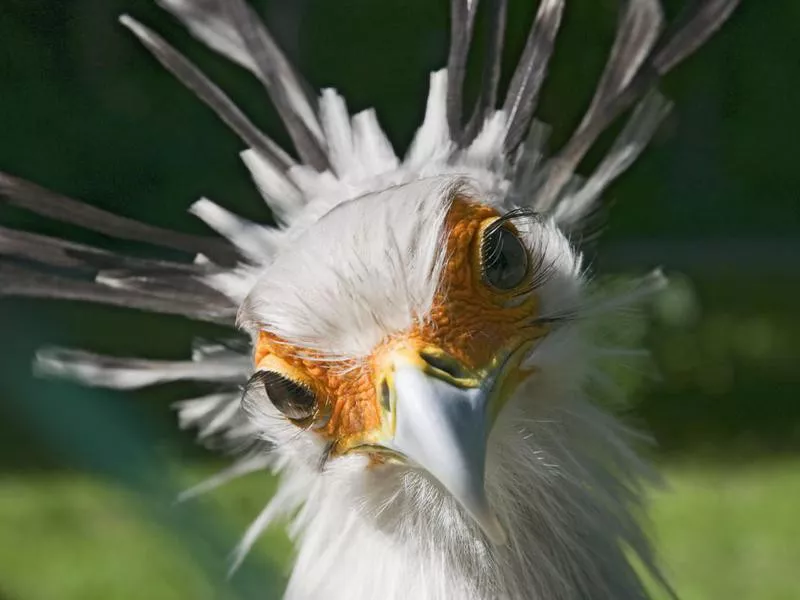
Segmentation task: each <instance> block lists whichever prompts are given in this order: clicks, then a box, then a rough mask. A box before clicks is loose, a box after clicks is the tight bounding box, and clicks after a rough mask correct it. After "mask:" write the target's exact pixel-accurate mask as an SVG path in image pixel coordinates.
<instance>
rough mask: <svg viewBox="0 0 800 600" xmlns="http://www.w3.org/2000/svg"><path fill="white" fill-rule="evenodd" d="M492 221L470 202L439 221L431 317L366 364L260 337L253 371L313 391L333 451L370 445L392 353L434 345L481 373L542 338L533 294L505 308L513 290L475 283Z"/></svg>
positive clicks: (456, 204) (381, 347)
mask: <svg viewBox="0 0 800 600" xmlns="http://www.w3.org/2000/svg"><path fill="white" fill-rule="evenodd" d="M497 217H498V214H497V212H496V211H495V210H494V209H493V208H490V207H488V206H485V205H482V204H479V203H476V202H474V201H472V200H470V199H468V198H465V197H457V198H455V199H454V200H453V203H452V206H451V208H450V210H449V212H448V214H447V217H446V221H445V236H446V251H447V254H446V261H445V265H444V268H443V271H442V275H441V281H440V285H439V289H438V291H437V293H436V295H435V297H434V301H433V305H432V307H431V310H430V312H429V314H428V315H426V316H424V317H423V318H422V319H420V320H419V321H417V322H415V323H414V324H413V325H412V327H411V328H409V329H408V330H406V331H401V332H397V333H394V334H392V335H390V336H388V337H387V338H385V339H384V340H382V341H381V342H380V343H379V344H378V345H377V346H376V347H375V349H374V350H373V352H372V354H371V355H370V356H369V357H366V358H365V359H360V360H358V361H350V362H342V361H339V362H335V363H334V362H326V361H320V360H314V357H313V352H309V351H308V350H306V349H304V348H296V347H293V346H290V345H287V344H286V343H284V342H282V341H281V340H278V339H276V338H275V337H274V336H272V335H271V334H270V333H268V332H265V331H261V332H260V334H259V339H258V342H257V344H256V349H255V356H254V360H255V365H256V368H258V369H268V370H273V371H277V372H280V373H282V374H283V375H285V376H287V377H289V378H291V379H293V380H295V381H297V382H299V383H302V384H304V385H305V386H307V387H308V388H309V389H310V390H311V391H313V392H314V394H315V395H316V397H317V399H318V405H319V406H318V412H319V413H320V414H323V413H324V414H326V415H329V418H328V420H327V423H326V424H325V425H324V426H322V427H320V428H319V429H316V430H315V431H317V432H318V434H319V435H322V436H324V437H325V438H327V439H328V440H329V441H331V442H333V443H334V446H333V452H334V453H336V452H337V451H345V450H346V449H348V448H352V447H354V446H356V445H359V444H362V443H364V444H369V443H371V442H372V441H374V439H373V438H374V437H375V436H376V435H377V434H378V433H379V432H380V431H381V428H382V426H383V425H384V424H383V423H382V419H383V418H384V417H383V415H384V414H385V413H384V411H383V410H382V409H381V404H380V382H381V377H380V373H381V367H382V364H383V362H384V360H383V359H384V358H385V357H386V355H387V354H389V353H390V352H391V351H392V350H394V349H398V348H400V347H403V348H411V349H415V348H417V349H421V348H424V347H434V348H437V349H439V350H442V351H444V352H446V353H448V354H449V355H451V356H452V357H453V358H455V359H457V360H458V361H459V362H461V363H462V364H463V365H464V366H465V367H467V368H468V369H472V370H475V371H481V370H482V369H485V368H487V367H488V366H489V365H490V363H491V362H492V360H493V359H494V358H495V357H496V355H497V353H498V352H499V351H501V350H502V349H503V348H504V346H507V345H508V344H509V342H510V341H511V342H513V341H514V340H518V341H523V340H531V339H535V338H536V337H540V336H541V335H542V333H543V332H542V331H537V330H532V328H531V327H527V328H526V326H525V325H524V323H525V321H530V319H531V317H533V316H534V315H535V314H536V311H537V309H538V299H537V298H536V296H535V295H533V294H530V295H528V296H526V297H524V298H523V299H522V301H520V302H514V303H510V302H509V300H511V299H512V298H513V297H514V293H513V292H511V293H509V292H505V293H504V292H499V291H497V290H493V289H492V288H490V287H489V286H487V285H486V283H485V282H484V281H483V280H482V278H481V264H480V261H481V258H480V234H481V232H482V230H483V228H484V227H485V226H486V225H487V224H489V223H491V222H492V221H494V220H495V219H496V218H497ZM531 276H532V274H531V273H529V274H528V278H530V277H531ZM526 282H527V279H526ZM304 357H308V358H304Z"/></svg>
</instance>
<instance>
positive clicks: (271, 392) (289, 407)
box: [261, 371, 316, 420]
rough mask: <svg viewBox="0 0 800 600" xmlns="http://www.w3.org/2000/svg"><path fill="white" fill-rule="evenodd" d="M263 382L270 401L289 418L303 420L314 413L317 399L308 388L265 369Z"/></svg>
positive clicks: (262, 377)
mask: <svg viewBox="0 0 800 600" xmlns="http://www.w3.org/2000/svg"><path fill="white" fill-rule="evenodd" d="M261 382H262V383H263V385H264V390H266V392H267V396H268V397H269V399H270V402H272V404H273V405H274V406H275V408H277V409H278V410H279V411H281V412H282V413H283V414H284V415H285V416H286V417H287V418H289V419H292V420H302V419H307V418H308V417H310V416H312V415H313V414H314V408H315V404H316V399H315V398H314V394H313V393H312V392H311V390H309V389H308V388H305V387H303V386H302V385H300V384H299V383H295V382H294V381H292V380H291V379H288V378H286V377H284V376H283V375H279V374H278V373H273V372H272V371H264V372H263V374H262V376H261Z"/></svg>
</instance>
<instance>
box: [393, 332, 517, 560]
mask: <svg viewBox="0 0 800 600" xmlns="http://www.w3.org/2000/svg"><path fill="white" fill-rule="evenodd" d="M387 358H388V360H387V361H386V363H385V366H384V368H383V369H382V374H383V377H384V379H383V382H384V383H383V384H382V385H381V387H382V389H383V393H384V395H386V394H389V395H390V397H389V398H384V406H385V408H389V411H390V414H387V416H388V417H390V418H391V420H392V423H393V427H391V428H388V429H393V433H390V432H389V431H387V430H386V429H385V430H384V436H383V437H385V438H388V439H382V440H381V441H380V442H379V443H380V445H381V446H383V447H385V448H386V449H388V450H390V451H391V452H392V453H396V454H398V455H400V456H402V457H404V458H405V459H406V460H407V461H408V462H409V463H410V464H413V465H415V466H417V467H419V468H421V469H424V470H425V471H427V472H428V473H429V474H430V475H431V476H433V477H434V478H435V479H436V480H437V481H438V482H439V483H440V484H441V485H442V486H443V487H444V488H445V489H447V491H448V492H449V493H450V494H452V496H453V497H454V498H455V499H456V500H457V501H458V502H459V503H460V504H461V505H462V506H463V507H464V509H465V510H466V511H467V512H468V513H469V514H470V515H471V516H472V518H473V519H475V522H476V523H477V524H478V525H479V526H480V527H481V529H482V530H483V531H484V533H485V534H486V535H487V537H488V538H489V539H490V540H491V541H492V542H494V543H495V544H498V545H502V544H504V543H505V541H506V534H505V532H504V531H503V528H502V527H501V525H500V523H499V521H498V520H497V517H496V516H495V514H494V513H493V512H492V509H491V507H490V506H489V502H488V500H487V497H486V489H485V471H486V447H487V440H488V437H489V433H490V431H491V428H492V425H493V423H494V417H495V415H496V414H497V413H498V412H499V408H500V407H499V406H498V403H499V402H500V401H501V400H502V398H501V394H500V392H501V389H502V388H506V387H507V386H506V385H502V383H503V382H502V381H501V380H502V379H504V377H503V376H502V371H504V370H505V369H504V368H503V367H504V366H506V365H507V364H508V361H502V362H503V363H504V364H503V365H501V366H500V367H497V368H492V369H490V370H489V371H488V372H485V373H478V372H475V371H472V370H470V369H468V368H467V367H465V366H464V365H463V364H461V363H460V362H459V361H457V360H456V359H454V358H452V357H451V356H449V355H447V354H445V353H444V352H442V351H441V350H438V349H436V348H427V349H424V350H422V351H417V350H410V349H405V350H400V351H394V352H392V353H391V354H390V356H389V357H387ZM387 400H388V401H387Z"/></svg>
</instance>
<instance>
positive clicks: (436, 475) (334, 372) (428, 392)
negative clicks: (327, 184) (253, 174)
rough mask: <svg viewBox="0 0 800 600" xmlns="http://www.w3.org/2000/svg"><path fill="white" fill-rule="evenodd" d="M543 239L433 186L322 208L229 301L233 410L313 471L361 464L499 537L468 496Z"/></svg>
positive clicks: (541, 259) (535, 281)
mask: <svg viewBox="0 0 800 600" xmlns="http://www.w3.org/2000/svg"><path fill="white" fill-rule="evenodd" d="M532 225H534V226H533V227H531V226H532ZM544 230H545V228H543V227H542V228H541V230H540V229H539V227H538V222H537V220H536V216H535V215H533V214H531V213H520V212H518V211H512V212H510V213H507V214H501V211H500V210H498V208H496V207H494V206H492V205H491V204H490V203H488V202H486V201H482V199H481V197H480V193H479V192H477V190H474V189H468V188H467V187H465V186H464V185H463V184H462V185H452V184H450V185H443V182H442V181H441V180H439V181H434V182H423V183H417V184H410V185H407V186H402V188H398V189H396V190H393V191H392V192H389V193H388V195H387V193H383V194H376V195H372V196H367V197H363V198H359V199H357V200H354V201H352V202H350V203H347V204H345V205H342V206H341V207H339V208H337V209H336V210H335V211H333V212H332V213H331V214H329V215H327V216H325V217H323V218H322V219H321V220H320V221H319V222H318V225H317V226H315V227H312V228H311V229H309V230H308V231H307V232H305V234H304V236H303V239H300V240H298V241H297V243H296V244H295V246H294V248H301V250H298V251H294V253H293V254H292V255H291V256H279V257H278V258H277V259H276V261H275V264H274V265H273V266H272V267H271V268H269V269H268V270H267V272H266V273H265V275H264V276H263V277H262V279H261V281H260V282H259V284H258V285H257V286H256V288H255V289H254V291H253V293H251V295H250V297H249V298H248V299H247V301H246V302H245V306H244V308H243V315H244V319H245V321H246V322H248V323H249V324H250V326H251V328H253V330H254V335H255V338H256V343H255V354H254V365H255V369H256V372H255V375H254V376H253V378H252V379H251V382H250V384H249V386H248V389H249V390H251V391H252V393H248V394H247V395H246V400H245V403H246V406H247V407H248V410H249V411H250V413H251V414H253V415H256V417H257V420H258V417H261V421H262V422H263V417H264V416H265V415H267V414H268V413H269V412H270V411H271V413H272V417H273V418H277V419H279V420H282V421H283V422H284V423H289V424H291V426H292V427H293V428H295V429H297V430H299V431H300V432H301V433H302V434H303V435H307V436H313V437H314V438H317V439H318V440H319V441H321V442H322V443H323V444H324V447H325V455H324V460H328V459H336V458H338V457H341V456H345V455H352V454H363V455H366V456H368V457H369V459H370V460H369V463H368V466H367V468H369V469H381V468H383V466H384V465H385V464H387V463H398V462H399V463H402V464H405V465H408V466H411V467H414V468H418V469H420V470H422V471H424V472H425V473H427V474H428V475H429V476H431V477H432V478H433V479H434V480H435V481H437V482H438V483H439V484H440V485H441V486H443V487H444V488H445V489H446V490H447V491H448V492H449V493H450V494H452V495H453V496H454V497H455V499H456V500H457V501H458V502H459V503H460V504H461V505H462V506H463V507H464V508H465V509H466V511H467V512H468V513H469V514H471V515H472V517H473V518H474V519H475V520H476V521H477V523H478V524H479V525H480V526H481V527H482V528H483V530H484V531H485V532H486V534H487V535H488V536H489V537H490V538H492V539H494V540H496V541H499V540H502V538H503V532H502V530H501V528H500V526H499V524H498V523H497V520H496V519H495V517H494V516H493V513H492V511H491V509H490V507H489V505H488V502H487V499H486V494H485V490H484V471H485V458H486V450H487V440H488V438H489V434H490V433H491V430H492V425H493V424H494V422H495V420H496V418H497V416H498V415H499V414H500V412H501V411H502V410H503V407H504V405H505V404H506V402H508V400H509V398H511V397H512V396H513V395H514V392H515V390H516V389H517V388H518V386H519V385H520V384H521V383H522V382H524V381H526V380H527V379H528V378H530V377H531V376H533V375H534V374H535V372H536V368H535V367H534V366H531V365H530V364H528V363H529V361H526V358H528V357H529V356H530V355H531V353H532V351H533V349H534V348H535V347H536V345H537V344H538V343H539V341H540V340H541V339H542V338H543V337H544V336H546V334H547V333H548V330H549V324H548V322H547V320H546V319H542V318H541V317H542V313H541V308H542V297H541V291H542V287H543V283H544V282H545V280H546V279H547V277H546V276H547V271H548V268H546V267H545V265H547V264H548V263H546V262H545V261H546V260H547V256H544V255H543V252H542V251H543V248H544V247H543V246H542V245H541V244H537V243H536V239H535V236H536V235H541V233H542V231H544ZM328 233H331V234H333V233H335V234H336V238H333V237H328ZM345 236H349V237H350V241H349V242H348V243H344V244H342V243H341V242H336V241H334V239H336V240H341V239H346V238H345ZM544 254H546V252H544ZM387 265H394V267H393V268H390V267H387ZM323 269H325V271H323ZM323 273H329V274H330V273H334V275H329V276H327V277H326V276H324V275H323ZM281 289H283V292H282V291H281ZM282 294H283V295H282ZM298 298H303V299H304V301H303V302H302V303H301V304H300V305H299V306H304V307H305V309H300V310H299V311H298V309H297V308H296V306H298V305H297V304H296V303H295V302H294V301H295V300H297V299H298ZM289 306H294V307H295V308H294V309H292V310H291V311H290V310H288V307H289ZM276 316H277V318H276ZM254 324H255V327H253V325H254ZM275 411H277V413H278V414H277V415H276V414H275ZM265 426H268V425H265Z"/></svg>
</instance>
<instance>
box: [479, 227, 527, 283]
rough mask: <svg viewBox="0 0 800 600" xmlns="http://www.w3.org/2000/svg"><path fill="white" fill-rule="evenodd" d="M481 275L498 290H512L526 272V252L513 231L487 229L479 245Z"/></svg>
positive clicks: (523, 277)
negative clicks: (481, 265)
mask: <svg viewBox="0 0 800 600" xmlns="http://www.w3.org/2000/svg"><path fill="white" fill-rule="evenodd" d="M481 261H482V263H483V277H484V279H485V280H486V282H487V283H488V284H489V285H491V286H492V287H494V288H496V289H498V290H504V291H506V290H512V289H514V288H515V287H517V286H518V285H519V284H521V283H522V282H523V281H524V280H525V276H526V275H527V273H528V252H527V251H526V250H525V247H524V246H523V245H522V242H521V241H520V240H519V238H518V237H517V236H516V235H515V234H514V232H513V231H511V230H510V229H507V228H506V227H498V228H496V229H493V230H490V231H487V233H486V236H485V237H484V239H483V244H482V246H481Z"/></svg>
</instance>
